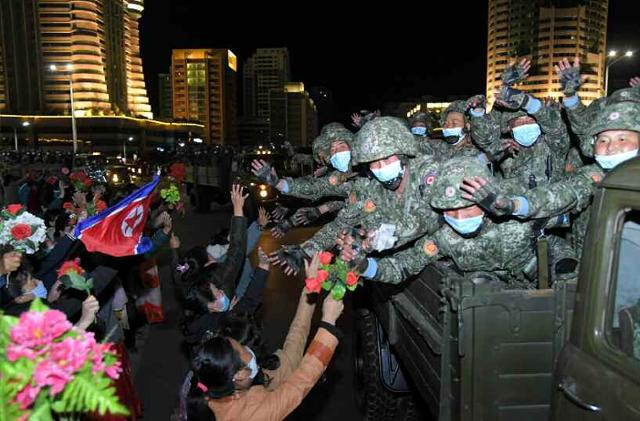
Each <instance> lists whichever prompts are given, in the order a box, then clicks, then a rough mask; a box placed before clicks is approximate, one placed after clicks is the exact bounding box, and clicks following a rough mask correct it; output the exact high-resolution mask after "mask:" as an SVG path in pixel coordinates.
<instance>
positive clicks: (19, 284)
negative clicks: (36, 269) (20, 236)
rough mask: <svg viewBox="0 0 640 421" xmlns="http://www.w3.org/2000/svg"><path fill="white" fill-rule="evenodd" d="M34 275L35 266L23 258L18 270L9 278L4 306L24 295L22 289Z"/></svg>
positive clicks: (4, 295) (4, 296)
mask: <svg viewBox="0 0 640 421" xmlns="http://www.w3.org/2000/svg"><path fill="white" fill-rule="evenodd" d="M32 273H33V266H32V265H31V263H30V262H29V260H27V259H26V258H23V259H22V263H21V264H20V267H19V268H18V270H16V271H15V272H13V273H11V274H10V275H9V276H7V285H6V290H5V292H6V294H3V303H2V305H3V306H5V305H8V304H10V303H11V302H13V301H14V300H15V299H16V298H18V297H19V296H21V295H22V288H23V287H24V285H25V284H26V283H27V282H28V281H29V276H31V274H32Z"/></svg>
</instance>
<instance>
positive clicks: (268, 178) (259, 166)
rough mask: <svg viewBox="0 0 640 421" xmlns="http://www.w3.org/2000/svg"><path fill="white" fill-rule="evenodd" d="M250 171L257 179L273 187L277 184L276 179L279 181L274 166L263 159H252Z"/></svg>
mask: <svg viewBox="0 0 640 421" xmlns="http://www.w3.org/2000/svg"><path fill="white" fill-rule="evenodd" d="M251 172H252V173H253V175H255V176H256V177H257V178H258V180H260V181H261V182H263V183H267V184H269V185H270V186H273V187H275V186H276V185H277V184H278V181H280V179H279V178H278V173H277V172H276V170H275V168H273V167H272V166H271V164H269V163H268V162H267V161H265V160H264V159H260V160H258V159H254V160H253V161H252V162H251Z"/></svg>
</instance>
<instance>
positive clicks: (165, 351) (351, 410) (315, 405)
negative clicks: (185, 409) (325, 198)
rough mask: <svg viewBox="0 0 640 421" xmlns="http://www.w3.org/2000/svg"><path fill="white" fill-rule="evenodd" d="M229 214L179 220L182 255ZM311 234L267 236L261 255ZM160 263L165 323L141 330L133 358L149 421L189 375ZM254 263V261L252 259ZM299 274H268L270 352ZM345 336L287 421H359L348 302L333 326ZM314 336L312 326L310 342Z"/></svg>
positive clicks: (166, 411)
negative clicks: (283, 236)
mask: <svg viewBox="0 0 640 421" xmlns="http://www.w3.org/2000/svg"><path fill="white" fill-rule="evenodd" d="M228 220H229V213H228V211H226V210H225V209H219V210H218V211H213V212H211V213H207V214H197V213H188V214H187V215H186V216H185V217H184V218H180V217H178V218H177V219H176V220H175V222H174V225H175V231H176V233H177V234H178V235H179V237H180V238H181V240H182V250H188V249H189V248H190V247H192V246H194V245H198V244H204V243H205V242H206V241H207V240H208V239H209V235H210V233H211V231H213V229H214V227H216V226H218V225H219V224H227V223H228ZM314 231H315V229H314V228H307V229H298V230H295V231H292V232H290V233H289V235H287V236H286V237H285V238H284V239H282V240H281V241H274V240H273V238H271V236H270V234H269V233H268V232H265V233H264V234H263V236H262V238H261V240H260V245H261V246H262V247H263V248H264V250H265V251H266V252H271V251H273V250H275V249H276V248H277V247H278V246H279V244H286V243H289V244H292V243H299V242H301V241H304V239H306V238H307V237H309V236H310V235H312V234H313V232H314ZM163 257H164V258H162V259H160V260H161V264H162V268H161V275H162V282H163V284H162V295H163V302H164V310H165V316H166V322H165V323H163V324H158V325H152V326H150V327H149V328H148V329H144V333H145V334H144V335H141V336H143V338H142V340H141V341H139V342H143V346H140V347H139V351H140V355H134V356H133V360H134V363H136V362H138V361H139V367H138V369H137V372H136V390H137V391H138V392H139V394H140V397H141V399H142V401H143V404H144V419H145V420H149V421H157V420H168V419H169V417H170V415H171V413H172V411H173V410H174V409H175V408H176V406H177V402H178V390H179V388H180V385H181V383H182V380H183V378H184V375H185V373H186V372H187V370H188V361H187V358H186V353H185V351H184V349H183V347H182V336H181V332H180V327H179V323H180V317H181V309H180V307H179V305H178V303H177V301H176V298H175V293H174V289H173V287H172V284H171V281H170V276H169V273H168V266H167V259H166V257H165V256H163ZM254 257H255V256H254ZM303 279H304V278H303V274H299V275H298V276H297V277H287V276H285V275H284V274H283V273H282V272H281V271H280V269H279V268H272V271H271V274H270V276H269V281H268V286H267V289H266V291H265V299H264V306H263V308H262V310H261V312H262V314H263V324H264V336H265V338H266V339H267V343H268V345H269V348H270V349H273V350H275V349H277V348H278V347H280V346H281V345H282V343H283V341H284V338H285V336H286V333H287V331H288V327H289V323H290V322H291V318H292V317H293V314H294V312H295V308H296V305H297V300H298V297H299V293H300V289H301V288H302V286H303ZM319 316H320V306H318V308H317V309H316V319H318V318H319ZM338 323H339V326H340V327H341V328H342V330H343V332H344V333H345V338H344V340H343V342H342V343H340V345H339V347H338V349H337V352H336V355H335V357H334V359H333V361H332V362H331V365H330V366H329V369H328V370H327V372H326V376H325V379H324V380H321V382H320V383H319V384H318V385H316V387H314V389H313V390H312V391H311V393H310V395H309V396H308V397H307V398H306V399H305V400H304V401H303V403H302V405H301V406H300V408H298V410H296V411H295V412H294V413H293V414H292V415H291V416H290V417H289V418H287V419H290V420H305V421H312V420H313V421H325V420H327V421H328V420H336V419H341V420H342V419H348V420H359V419H360V416H359V415H358V413H357V409H356V408H355V401H354V397H353V392H354V390H353V384H354V383H353V366H352V358H351V356H352V341H351V338H352V332H353V318H352V314H351V307H350V302H349V297H347V299H346V307H345V311H344V313H343V316H342V318H341V319H340V321H339V322H338ZM314 332H315V330H314V328H313V325H312V330H311V336H313V334H314ZM145 337H146V338H145Z"/></svg>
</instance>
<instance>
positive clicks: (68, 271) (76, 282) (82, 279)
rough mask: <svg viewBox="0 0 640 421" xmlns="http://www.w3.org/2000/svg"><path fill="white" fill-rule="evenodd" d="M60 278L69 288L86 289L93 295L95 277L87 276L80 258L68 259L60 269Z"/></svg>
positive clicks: (88, 293)
mask: <svg viewBox="0 0 640 421" xmlns="http://www.w3.org/2000/svg"><path fill="white" fill-rule="evenodd" d="M58 280H59V281H60V282H61V283H62V285H64V286H65V287H67V288H73V289H78V290H80V291H86V292H87V295H91V288H93V278H87V272H86V271H85V270H84V269H83V268H82V266H80V259H74V260H67V261H66V262H64V263H63V264H62V266H60V269H58Z"/></svg>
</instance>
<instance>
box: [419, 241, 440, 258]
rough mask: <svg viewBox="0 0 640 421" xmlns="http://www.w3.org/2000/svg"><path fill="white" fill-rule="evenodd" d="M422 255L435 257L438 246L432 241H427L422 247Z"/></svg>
mask: <svg viewBox="0 0 640 421" xmlns="http://www.w3.org/2000/svg"><path fill="white" fill-rule="evenodd" d="M422 250H423V251H424V254H426V255H427V256H429V257H432V256H435V255H436V254H437V253H438V246H436V243H434V242H433V241H432V240H427V241H426V242H425V243H424V245H423V246H422Z"/></svg>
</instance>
